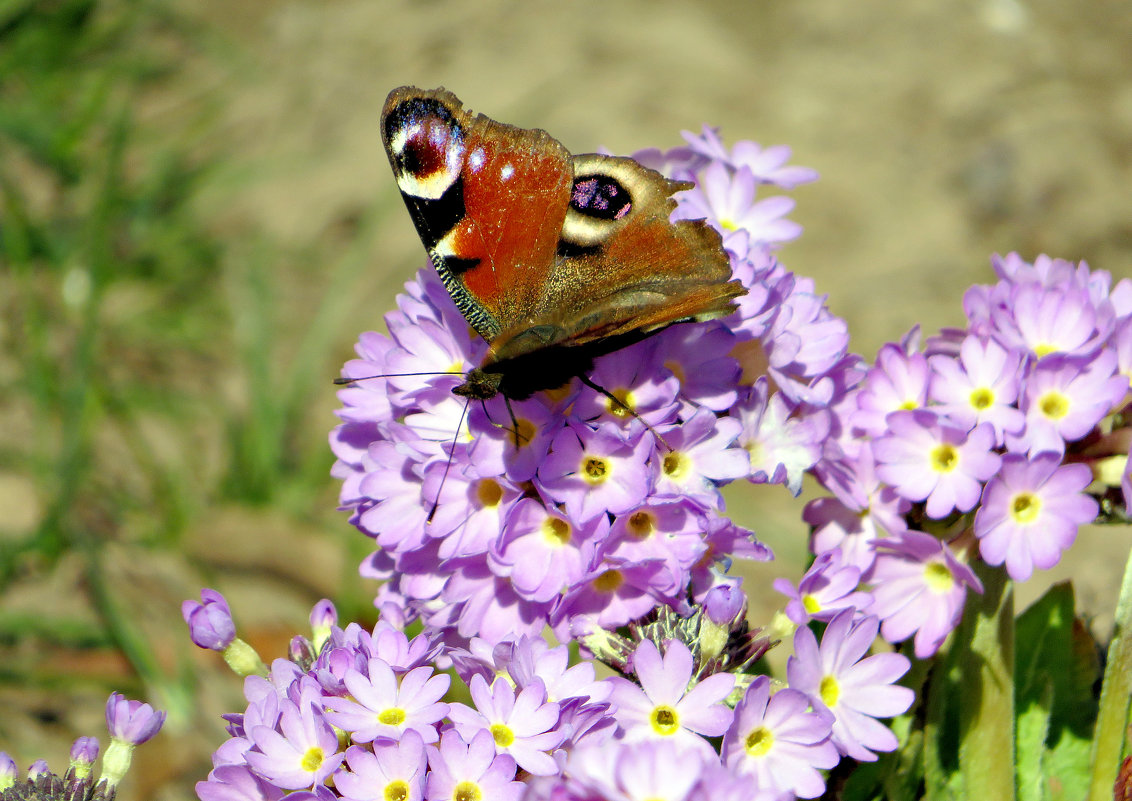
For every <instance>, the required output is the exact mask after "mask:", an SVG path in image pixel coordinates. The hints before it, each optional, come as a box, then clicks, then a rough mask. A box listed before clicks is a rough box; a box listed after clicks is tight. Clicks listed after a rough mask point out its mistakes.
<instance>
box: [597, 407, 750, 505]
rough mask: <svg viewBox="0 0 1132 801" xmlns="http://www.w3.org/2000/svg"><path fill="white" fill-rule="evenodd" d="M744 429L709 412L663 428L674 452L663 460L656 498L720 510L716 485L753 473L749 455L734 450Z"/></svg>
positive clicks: (657, 481)
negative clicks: (689, 501)
mask: <svg viewBox="0 0 1132 801" xmlns="http://www.w3.org/2000/svg"><path fill="white" fill-rule="evenodd" d="M741 428H742V426H741V425H740V423H739V422H738V421H737V420H733V419H731V418H722V419H717V418H716V416H715V415H714V414H713V413H712V412H711V411H709V410H707V409H701V410H699V411H697V412H696V413H695V414H694V415H693V416H692V417H691V418H690V419H688V420H686V421H685V422H684V423H683V424H682V425H679V426H673V427H671V428H668V427H666V428H662V429H661V434H662V436H664V440H665V442H667V443H668V446H669V448H670V449H671V450H669V451H668V452H667V453H665V454H664V455H663V456H662V458H661V460H660V470H659V473H658V475H657V479H656V489H655V491H654V495H655V497H657V498H680V497H683V498H689V499H691V500H693V501H698V502H699V503H700V504H702V505H703V506H704V507H705V508H712V507H714V506H717V505H718V498H719V490H718V489H717V487H716V485H717V483H718V482H724V481H731V480H733V479H736V478H741V477H743V476H745V475H747V474H748V473H749V472H750V466H749V462H748V457H747V454H746V452H745V451H743V450H742V449H741V448H734V447H732V445H733V443H734V442H735V439H736V437H738V436H739V432H740V430H741ZM611 511H612V510H611ZM623 511H627V510H623Z"/></svg>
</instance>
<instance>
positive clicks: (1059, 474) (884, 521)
mask: <svg viewBox="0 0 1132 801" xmlns="http://www.w3.org/2000/svg"><path fill="white" fill-rule="evenodd" d="M994 268H995V271H996V272H997V274H998V276H999V281H998V283H996V284H994V285H991V286H975V287H973V288H971V289H970V290H969V291H968V292H967V294H966V297H965V298H964V304H963V305H964V309H965V311H966V313H967V319H968V325H967V327H966V328H965V329H963V330H949V331H945V332H944V333H943V334H942V335H941V336H939V337H936V338H933V339H931V340H929V341H928V343H927V346H926V347H925V348H924V349H923V350H921V349H920V347H919V343H918V336H917V335H916V334H915V332H913V334H911V335H909V336H908V337H907V338H906V339H905V340H904V341H903V342H900V343H893V344H889V345H886V346H885V347H884V348H882V349H881V351H880V353H879V354H878V355H877V360H876V363H875V365H873V366H872V367H871V368H869V370H868V371H867V372H866V373H865V375H864V377H863V379H862V380H861V381H860V382H859V383H858V384H857V385H856V386H855V387H853V389H852V391H851V392H849V393H848V394H847V395H846V396H845V397H844V398H843V399H842V401H841V402H840V403H839V404H838V406H837V416H836V421H835V428H836V436H835V437H831V438H830V439H829V440H828V441H827V442H826V445H825V454H824V456H823V459H822V460H821V462H820V463H819V464H818V465H817V466H816V467H815V470H814V472H815V473H816V475H818V477H819V478H820V480H821V481H822V483H823V484H824V485H825V487H826V488H827V489H829V490H830V491H831V492H832V493H833V497H832V498H823V499H820V500H818V501H815V502H813V503H812V504H811V505H810V506H809V507H808V509H807V511H806V520H807V522H809V523H810V524H811V525H812V526H813V527H814V534H813V539H812V543H811V545H812V548H813V550H814V553H815V554H820V555H822V557H823V558H819V560H818V561H817V562H815V564H814V571H815V575H812V576H810V577H809V578H808V581H809V582H810V584H811V585H813V586H815V587H820V588H821V589H822V591H823V592H824V593H825V595H822V594H821V593H820V592H817V591H809V590H807V591H806V592H805V593H804V598H802V597H801V595H803V592H802V588H801V587H800V588H799V594H798V596H796V599H797V603H795V604H794V605H793V606H792V607H790V608H791V610H792V614H791V617H792V619H794V620H795V621H796V622H802V620H804V619H808V617H809V616H813V617H817V618H819V619H828V618H827V617H822V615H821V611H822V610H824V611H825V612H826V613H827V614H828V612H829V611H830V610H836V609H838V608H841V606H843V605H845V604H844V603H843V602H842V601H841V600H840V599H841V598H842V597H843V596H845V595H846V593H849V592H851V591H854V590H856V587H855V582H854V581H853V580H852V578H853V576H854V575H857V576H859V578H860V581H861V582H862V583H863V584H865V585H866V586H871V587H872V601H871V602H866V603H863V604H862V603H861V602H860V599H858V600H857V601H855V602H854V603H855V605H857V606H858V608H860V609H862V610H866V611H868V612H869V613H871V614H875V615H877V616H878V617H879V618H880V619H881V620H882V621H883V622H882V628H881V632H882V634H883V636H884V637H885V638H887V639H888V640H890V641H892V642H898V641H901V640H904V639H906V638H908V637H910V636H913V635H915V651H916V655H917V656H920V657H926V656H929V655H931V654H933V653H935V651H936V650H937V649H938V648H939V646H940V645H941V644H942V642H943V640H944V638H945V637H946V636H947V634H948V633H949V632H950V631H951V630H952V629H953V628H954V627H955V625H956V624H957V623H958V621H959V618H960V616H961V615H962V611H963V606H964V601H965V598H966V593H967V591H968V590H972V589H973V590H976V591H981V587H980V584H979V582H978V579H977V578H976V577H975V575H974V573H973V572H972V571H971V569H970V567H968V566H967V564H965V562H966V561H967V558H966V554H965V553H964V552H963V550H962V546H969V545H971V537H972V536H973V538H975V540H977V550H978V554H979V556H980V557H981V559H982V560H983V561H985V562H986V563H987V564H990V565H1004V566H1005V569H1006V571H1007V573H1008V574H1009V575H1010V577H1011V578H1013V579H1015V580H1019V581H1022V580H1025V579H1027V578H1029V577H1030V575H1031V574H1032V573H1033V571H1034V570H1035V569H1046V568H1049V567H1052V566H1053V565H1055V564H1056V563H1057V562H1058V561H1059V560H1060V558H1061V554H1062V553H1063V552H1064V551H1065V550H1066V549H1067V548H1068V547H1069V546H1070V545H1072V543H1073V540H1074V538H1075V537H1076V534H1077V529H1078V528H1079V527H1080V526H1082V525H1084V524H1086V523H1089V522H1091V521H1092V520H1093V519H1094V518H1096V516H1097V513H1098V510H1099V508H1100V507H1099V505H1098V502H1097V500H1096V499H1094V497H1092V495H1090V494H1087V492H1086V489H1087V488H1088V487H1089V486H1090V484H1092V483H1093V481H1094V478H1095V476H1094V472H1096V474H1097V475H1100V474H1101V473H1102V472H1103V470H1102V469H1101V465H1102V463H1103V462H1104V461H1105V460H1107V459H1110V458H1122V459H1124V460H1125V464H1126V460H1127V450H1128V439H1129V429H1128V428H1127V426H1128V423H1129V421H1128V411H1129V407H1128V403H1129V381H1130V376H1132V281H1129V280H1127V279H1124V280H1121V281H1119V282H1118V283H1116V284H1115V285H1114V284H1113V281H1112V277H1111V276H1110V275H1109V274H1108V273H1107V272H1104V271H1099V270H1089V269H1088V267H1086V265H1084V264H1080V265H1073V264H1070V263H1069V262H1066V261H1062V260H1060V259H1051V258H1048V257H1045V256H1041V257H1039V258H1038V259H1037V260H1036V261H1035V262H1034V263H1033V264H1030V263H1028V262H1025V261H1023V260H1022V259H1021V258H1020V257H1019V256H1017V255H1016V254H1010V255H1008V256H1006V257H1004V258H997V257H996V258H995V259H994ZM1127 471H1128V468H1127V466H1125V467H1124V468H1123V473H1124V475H1125V481H1124V490H1123V494H1124V497H1123V500H1122V504H1121V505H1122V506H1123V507H1124V509H1127V504H1128V500H1129V498H1128V495H1129V492H1130V490H1132V485H1129V483H1128V481H1127V478H1126V476H1127ZM1117 483H1120V482H1119V479H1117V480H1116V481H1114V482H1113V484H1114V485H1115V484H1117ZM1094 491H1097V492H1100V493H1105V494H1107V496H1108V499H1109V501H1111V500H1112V496H1113V494H1114V490H1106V489H1105V488H1104V487H1102V488H1101V489H1100V490H1094ZM925 532H931V533H925ZM953 546H954V548H953ZM783 589H784V590H787V591H789V588H786V587H784V588H783ZM803 609H804V610H805V611H804V612H803V611H802V610H803Z"/></svg>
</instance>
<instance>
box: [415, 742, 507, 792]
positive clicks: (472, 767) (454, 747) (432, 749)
mask: <svg viewBox="0 0 1132 801" xmlns="http://www.w3.org/2000/svg"><path fill="white" fill-rule="evenodd" d="M428 766H429V774H428V786H427V794H426V796H425V797H426V798H427V799H428V801H466V799H470V798H483V799H489V798H490V799H492V801H518V799H519V798H520V797H521V796H522V794H523V789H524V785H523V784H522V782H517V781H513V779H514V778H515V760H514V759H512V758H511V757H509V756H508V755H506V754H498V755H497V754H496V752H495V743H494V741H493V740H492V738H491V733H490V732H488V731H487V730H486V729H481V730H480V731H479V732H478V733H477V734H476V736H475V737H473V738H472V740H471V742H465V741H464V740H463V738H461V737H460V734H459V733H458V732H456V731H454V730H453V731H446V732H445V733H444V735H443V736H442V737H441V738H440V747H439V748H438V747H436V746H429V747H428Z"/></svg>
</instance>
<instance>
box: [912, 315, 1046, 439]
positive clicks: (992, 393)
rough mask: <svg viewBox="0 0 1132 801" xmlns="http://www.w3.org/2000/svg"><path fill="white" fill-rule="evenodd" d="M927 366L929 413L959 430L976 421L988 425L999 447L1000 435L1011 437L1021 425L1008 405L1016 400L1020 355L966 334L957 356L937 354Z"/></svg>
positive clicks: (1017, 414)
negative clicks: (928, 373) (944, 418)
mask: <svg viewBox="0 0 1132 801" xmlns="http://www.w3.org/2000/svg"><path fill="white" fill-rule="evenodd" d="M928 363H929V364H930V365H931V368H932V380H931V390H930V394H931V399H932V400H933V401H935V402H936V403H938V404H939V405H938V406H933V407H932V408H933V411H936V412H939V413H941V414H944V415H946V416H947V419H948V420H949V421H951V422H952V423H954V424H955V425H957V426H959V427H960V428H974V427H975V426H976V425H977V424H979V423H990V424H991V425H992V426H994V430H995V435H996V436H995V439H996V442H997V444H999V445H1001V444H1002V443H1003V441H1004V436H1005V434H1017V433H1018V432H1019V431H1021V430H1022V427H1023V426H1024V425H1025V424H1026V418H1025V416H1024V415H1023V414H1022V413H1021V412H1020V411H1018V409H1017V408H1015V407H1014V405H1013V404H1014V402H1015V401H1016V400H1017V399H1018V391H1019V385H1020V381H1019V377H1020V376H1019V374H1020V370H1021V365H1022V357H1021V355H1020V354H1019V353H1018V352H1017V351H1008V350H1006V349H1005V348H1003V347H1002V346H1001V345H999V344H998V343H997V342H994V341H993V340H983V339H980V338H979V337H976V336H969V337H967V338H966V339H964V340H963V344H962V345H961V346H960V351H959V358H958V359H954V358H952V357H949V356H944V355H942V354H941V355H937V356H932V357H931V359H929V360H928Z"/></svg>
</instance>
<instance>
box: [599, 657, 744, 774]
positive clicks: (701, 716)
mask: <svg viewBox="0 0 1132 801" xmlns="http://www.w3.org/2000/svg"><path fill="white" fill-rule="evenodd" d="M692 668H693V664H692V652H691V651H689V650H688V646H686V645H684V643H682V642H679V641H677V640H669V641H668V642H667V643H665V653H664V656H663V657H661V655H660V651H659V649H658V648H657V647H656V645H655V644H653V643H652V642H651V641H650V640H643V641H642V642H641V643H640V644H639V645H638V646H637V650H636V651H634V652H633V670H634V672H635V673H636V676H637V680H638V681H639V682H640V686H639V687H638V686H637V685H636V684H634V683H633V682H631V681H629V680H628V679H620V678H615V679H614V680H613V681H614V685H615V686H614V689H613V695H612V696H611V697H610V701H612V702H613V704H614V705H615V706H616V707H617V713H616V716H617V722H618V724H620V726H621V728H622V729H623V730H624V737H625V739H626V740H629V741H640V740H655V739H669V738H671V739H672V741H674V742H678V743H686V744H688V745H689V746H691V747H694V748H699V749H700V750H701V751H703V752H704V753H707V752H711V751H712V749H711V746H710V745H708V743H707V741H706V740H704V739H703V737H718V736H719V735H721V734H723V732H724V731H726V730H727V727H728V725H729V724H730V723H731V716H732V713H731V710H730V709H728V708H727V706H726V705H725V704H723V703H722V701H723V699H724V698H726V697H727V695H728V693H730V692H731V688H732V687H733V686H734V685H735V677H734V676H733V675H731V674H730V673H717V674H715V675H712V676H709V677H707V678H706V679H704V680H703V681H700V682H699V683H697V684H696V685H695V686H694V687H692V688H691V689H690V690H689V689H688V682H689V681H691V678H692ZM700 735H703V736H700ZM705 749H706V750H705Z"/></svg>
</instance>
